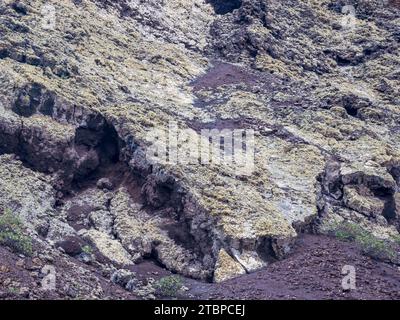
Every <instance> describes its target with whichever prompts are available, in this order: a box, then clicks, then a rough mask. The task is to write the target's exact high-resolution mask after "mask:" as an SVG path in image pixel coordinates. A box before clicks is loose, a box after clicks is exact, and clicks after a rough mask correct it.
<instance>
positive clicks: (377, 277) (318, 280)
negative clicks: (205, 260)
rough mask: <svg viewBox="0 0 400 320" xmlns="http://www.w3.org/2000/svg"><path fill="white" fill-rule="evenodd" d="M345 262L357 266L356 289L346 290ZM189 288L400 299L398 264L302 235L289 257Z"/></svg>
mask: <svg viewBox="0 0 400 320" xmlns="http://www.w3.org/2000/svg"><path fill="white" fill-rule="evenodd" d="M344 265H353V266H354V267H355V268H356V290H351V291H347V292H345V291H344V290H343V289H342V286H341V282H342V278H343V276H342V275H341V271H342V268H343V266H344ZM191 293H192V294H194V295H195V296H196V298H202V299H255V300H264V299H268V300H269V299H400V269H399V268H398V267H397V266H393V265H389V264H386V263H383V262H378V261H375V260H372V259H371V258H369V257H366V256H364V255H362V253H361V252H360V250H359V249H358V248H357V247H356V246H355V245H354V244H351V243H346V242H341V241H338V240H336V239H333V238H329V237H324V236H312V235H302V236H301V237H300V238H299V239H298V241H297V244H296V248H295V252H294V253H293V254H292V255H291V256H290V257H289V258H287V259H285V260H283V261H279V262H276V263H274V264H271V265H270V266H268V267H267V268H266V269H264V270H261V271H259V272H256V273H253V274H249V275H245V276H242V277H240V278H237V279H233V280H230V281H227V282H225V283H222V284H213V285H207V284H202V285H198V284H194V285H192V290H191Z"/></svg>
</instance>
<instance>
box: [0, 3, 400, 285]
mask: <svg viewBox="0 0 400 320" xmlns="http://www.w3.org/2000/svg"><path fill="white" fill-rule="evenodd" d="M46 4H47V2H46V1H41V0H35V1H30V2H29V3H27V4H25V3H24V4H23V5H20V3H19V2H18V3H17V2H15V1H3V2H2V3H1V4H0V22H1V23H0V33H1V34H2V39H1V40H0V78H1V79H0V80H1V82H2V86H1V87H0V153H1V154H14V155H16V156H17V157H19V160H18V159H16V158H15V157H14V156H10V155H3V156H1V157H0V164H1V167H0V178H1V183H0V195H1V196H0V204H1V206H2V207H4V208H5V207H10V208H11V209H12V210H14V211H15V212H16V214H19V215H20V216H21V217H23V218H24V220H25V221H26V222H27V224H28V225H29V226H30V228H31V230H32V233H33V234H36V235H37V236H38V237H39V236H40V237H42V238H41V241H43V242H44V243H47V244H48V245H49V246H54V244H55V243H57V242H60V243H64V244H65V241H68V239H71V237H72V238H74V237H80V238H82V239H83V241H84V242H85V243H87V245H91V246H93V247H95V249H96V248H97V249H96V250H97V251H99V252H96V253H99V256H103V257H106V259H105V260H107V259H108V261H111V263H114V264H116V265H129V263H139V262H140V261H142V260H143V259H154V260H157V261H158V262H159V263H161V264H162V265H164V266H165V267H166V268H168V269H170V270H172V271H174V272H178V273H180V274H183V275H185V276H190V277H195V278H201V279H207V280H211V279H213V278H214V279H215V280H216V281H223V280H225V279H229V278H231V277H234V276H237V275H240V274H243V273H244V272H252V271H254V270H257V269H259V268H262V267H263V266H264V265H265V264H267V263H268V261H270V260H271V259H272V260H273V259H282V258H284V257H285V256H287V255H288V254H289V253H290V250H291V247H292V244H293V242H294V241H295V238H296V235H297V232H298V231H299V230H311V229H312V230H317V231H320V230H322V229H323V226H325V225H326V224H328V223H329V222H331V221H338V220H349V221H354V222H356V223H359V224H361V225H362V226H363V227H365V228H366V229H368V230H370V231H371V232H373V233H374V234H376V235H377V236H380V237H383V238H386V237H390V236H393V235H398V230H399V200H398V198H399V181H400V153H399V147H400V130H399V122H400V113H399V110H400V109H399V108H398V106H399V99H398V96H399V95H398V93H399V92H398V88H400V73H399V71H398V65H399V64H400V60H399V56H400V55H399V44H398V43H399V42H398V40H399V29H398V25H399V24H398V21H399V19H400V13H399V9H398V6H396V3H395V2H389V3H388V4H387V5H385V6H384V5H383V4H382V3H381V2H379V3H378V1H367V0H363V1H354V3H353V2H352V1H350V3H346V4H347V5H349V4H350V5H353V6H354V9H355V11H356V15H355V17H354V19H353V18H352V19H351V20H350V21H351V23H352V24H351V25H348V24H347V23H346V21H348V20H345V18H346V17H345V16H344V14H343V13H342V9H343V6H344V5H345V4H344V3H343V1H328V0H324V1H311V0H290V1H271V0H255V1H250V0H242V1H230V2H229V4H228V2H227V1H214V0H209V1H205V0H195V1H188V0H173V1H158V0H151V1H146V2H145V3H143V2H142V1H136V0H135V1H123V0H121V1H105V0H104V1H103V0H96V1H90V0H87V1H70V2H62V3H57V4H53V6H54V11H53V12H54V14H55V21H54V22H55V23H54V25H51V26H50V29H48V28H49V26H47V25H44V24H43V23H42V22H43V21H42V18H43V17H42V15H43V14H42V9H43V7H44V6H45V5H46ZM171 121H173V122H176V125H177V127H178V128H177V132H178V133H179V134H183V133H185V134H186V139H180V141H179V147H180V152H182V153H180V154H179V155H178V156H177V157H176V158H175V160H176V161H170V162H168V161H167V162H166V161H163V160H162V159H160V158H155V159H150V158H149V157H148V154H149V151H151V150H152V147H154V141H155V137H156V136H158V135H159V134H160V132H161V133H162V132H164V133H166V134H167V135H168V134H170V132H171V131H170V130H171ZM202 129H217V130H221V131H222V130H224V129H227V130H231V131H232V130H235V129H242V130H247V132H249V131H250V130H252V131H253V132H254V155H253V157H252V158H251V161H250V162H251V165H252V170H250V172H246V171H243V168H239V167H237V166H235V165H232V164H230V165H226V164H221V163H219V164H218V163H206V164H204V163H199V161H192V162H190V163H189V162H184V161H181V160H182V159H183V157H184V153H185V152H186V153H188V152H190V151H193V150H196V149H197V148H198V145H199V144H198V142H199V141H201V142H202V143H204V144H205V145H206V146H207V148H209V149H211V150H213V151H214V152H216V150H218V151H219V148H218V147H216V146H215V145H213V144H212V143H211V142H210V141H209V139H208V138H207V137H204V136H202V134H201V130H202ZM170 151H171V150H170ZM172 151H173V150H172ZM172 151H171V154H170V156H171V158H172V157H173V152H172ZM196 160H197V159H196ZM11 186H12V187H13V188H15V190H17V192H12V190H11V189H10V188H11ZM27 186H30V187H27ZM315 221H316V223H315ZM67 244H68V243H67ZM82 245H83V244H82ZM75 247H76V248H75ZM66 248H67V249H68V246H67V247H66ZM75 249H76V250H75ZM68 251H71V252H72V251H73V252H74V253H75V252H78V251H79V249H78V248H77V246H74V247H71V250H69V249H68ZM100 260H101V259H100ZM107 263H108V262H107Z"/></svg>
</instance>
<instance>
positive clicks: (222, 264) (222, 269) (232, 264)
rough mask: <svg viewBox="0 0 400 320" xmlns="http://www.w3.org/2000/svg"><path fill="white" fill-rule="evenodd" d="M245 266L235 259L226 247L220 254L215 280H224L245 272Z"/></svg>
mask: <svg viewBox="0 0 400 320" xmlns="http://www.w3.org/2000/svg"><path fill="white" fill-rule="evenodd" d="M245 273H246V271H245V270H244V268H243V267H242V266H241V265H240V263H238V262H237V261H235V260H234V259H233V258H232V257H231V256H230V255H229V254H228V253H227V252H226V251H225V250H224V249H221V250H220V251H219V254H218V259H217V263H216V265H215V271H214V281H215V282H222V281H226V280H229V279H232V278H235V277H237V276H240V275H243V274H245Z"/></svg>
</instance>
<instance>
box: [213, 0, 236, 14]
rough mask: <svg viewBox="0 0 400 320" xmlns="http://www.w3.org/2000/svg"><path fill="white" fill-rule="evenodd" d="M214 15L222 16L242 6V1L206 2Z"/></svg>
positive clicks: (219, 0)
mask: <svg viewBox="0 0 400 320" xmlns="http://www.w3.org/2000/svg"><path fill="white" fill-rule="evenodd" d="M207 2H208V3H210V4H211V5H212V6H213V7H214V11H215V13H216V14H219V15H224V14H227V13H231V12H232V11H233V10H236V9H239V8H240V7H241V6H242V3H243V0H208V1H207Z"/></svg>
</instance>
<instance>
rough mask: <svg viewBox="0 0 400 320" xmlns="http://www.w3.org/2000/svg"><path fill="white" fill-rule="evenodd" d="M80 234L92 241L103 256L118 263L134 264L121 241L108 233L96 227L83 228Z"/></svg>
mask: <svg viewBox="0 0 400 320" xmlns="http://www.w3.org/2000/svg"><path fill="white" fill-rule="evenodd" d="M80 236H82V237H83V238H84V239H86V240H88V241H90V242H91V243H92V244H93V245H94V246H95V247H96V248H97V249H98V250H99V252H100V253H101V254H102V255H103V256H105V257H106V258H107V259H109V260H110V261H112V262H114V263H116V264H117V265H121V266H129V265H132V264H133V261H132V257H131V256H130V254H129V253H128V252H127V251H126V250H125V249H124V248H123V246H122V245H121V243H120V242H119V241H117V240H115V239H112V238H111V237H110V236H109V235H107V234H106V233H103V232H101V231H97V230H94V229H91V230H81V231H80Z"/></svg>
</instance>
